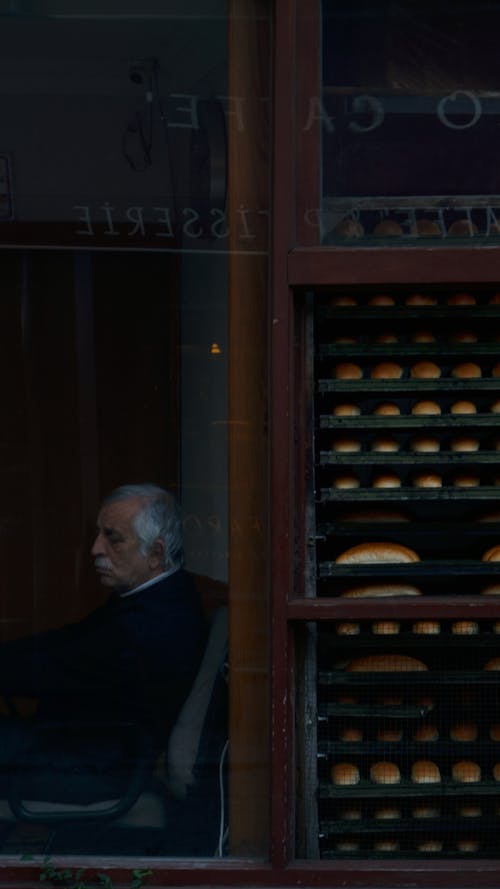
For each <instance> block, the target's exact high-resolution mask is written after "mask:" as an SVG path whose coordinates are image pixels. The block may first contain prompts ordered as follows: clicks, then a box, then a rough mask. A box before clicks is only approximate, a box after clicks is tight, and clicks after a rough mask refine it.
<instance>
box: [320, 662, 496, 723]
mask: <svg viewBox="0 0 500 889" xmlns="http://www.w3.org/2000/svg"><path fill="white" fill-rule="evenodd" d="M385 653H386V652H385ZM318 685H320V686H324V687H325V688H327V687H335V688H338V689H339V690H342V691H344V690H345V688H346V687H348V688H372V687H373V686H374V685H375V686H377V688H378V689H379V690H380V689H381V688H383V689H387V688H388V687H389V686H390V688H391V689H392V688H393V687H394V688H395V687H398V688H399V687H403V688H404V689H408V690H409V689H410V688H415V687H416V688H417V689H418V690H419V691H420V690H421V689H422V688H423V687H424V686H425V688H426V689H427V688H428V687H430V686H432V687H436V686H437V687H438V688H441V689H443V686H445V685H446V686H450V685H453V686H468V687H469V686H471V685H473V686H475V687H479V688H488V687H489V686H495V687H496V686H498V685H500V669H499V670H484V669H479V670H464V669H460V668H459V667H457V669H455V670H439V671H433V670H397V671H395V672H394V671H392V670H371V671H368V670H366V671H359V672H355V671H345V670H320V671H319V673H318ZM324 706H325V711H324V715H325V716H329V715H336V714H335V713H332V714H330V712H329V707H330V706H335V703H334V702H330V703H329V702H326V703H325V705H324ZM352 706H356V705H352ZM366 706H367V707H368V708H369V705H368V704H367V705H366ZM396 706H397V705H396ZM417 708H418V705H417ZM420 710H421V711H425V712H424V713H421V715H425V713H426V712H431V711H430V710H428V708H427V706H426V705H421V706H420ZM389 711H390V712H391V713H392V714H394V710H393V709H391V705H389V704H388V705H387V706H386V710H385V712H386V713H388V712H389ZM351 712H352V711H351ZM370 712H371V711H370Z"/></svg>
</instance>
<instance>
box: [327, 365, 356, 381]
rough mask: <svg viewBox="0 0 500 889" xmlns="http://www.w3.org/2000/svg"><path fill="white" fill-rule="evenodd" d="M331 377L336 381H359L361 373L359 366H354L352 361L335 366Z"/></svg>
mask: <svg viewBox="0 0 500 889" xmlns="http://www.w3.org/2000/svg"><path fill="white" fill-rule="evenodd" d="M332 376H334V377H335V379H337V380H360V379H361V378H362V376H363V371H362V369H361V367H360V366H359V364H354V363H353V362H352V361H342V362H341V363H340V364H336V365H335V367H334V368H333V374H332Z"/></svg>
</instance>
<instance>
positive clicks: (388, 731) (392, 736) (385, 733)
mask: <svg viewBox="0 0 500 889" xmlns="http://www.w3.org/2000/svg"><path fill="white" fill-rule="evenodd" d="M402 737H403V730H402V729H400V728H381V729H379V731H378V732H377V741H379V742H380V743H382V744H395V743H398V742H399V741H400V740H401V738H402Z"/></svg>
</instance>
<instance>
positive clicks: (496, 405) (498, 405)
mask: <svg viewBox="0 0 500 889" xmlns="http://www.w3.org/2000/svg"><path fill="white" fill-rule="evenodd" d="M490 411H491V413H492V414H500V398H498V399H497V400H496V401H494V402H493V403H492V404H491V407H490Z"/></svg>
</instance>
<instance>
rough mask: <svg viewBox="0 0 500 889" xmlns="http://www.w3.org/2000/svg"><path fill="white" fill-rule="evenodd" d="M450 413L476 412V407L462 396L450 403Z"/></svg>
mask: <svg viewBox="0 0 500 889" xmlns="http://www.w3.org/2000/svg"><path fill="white" fill-rule="evenodd" d="M450 414H477V407H476V405H475V404H474V402H473V401H467V400H466V399H463V398H462V399H460V400H459V401H455V402H454V403H453V404H452V405H451V407H450Z"/></svg>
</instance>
